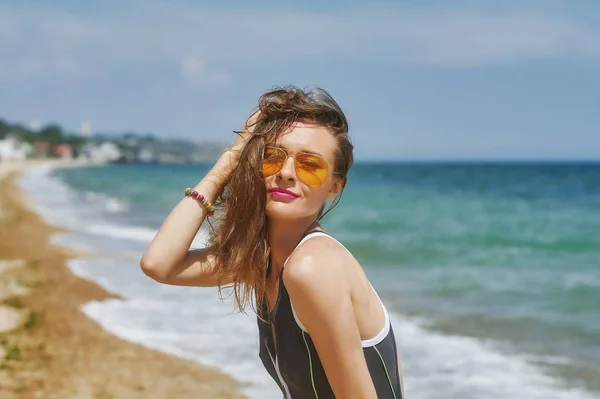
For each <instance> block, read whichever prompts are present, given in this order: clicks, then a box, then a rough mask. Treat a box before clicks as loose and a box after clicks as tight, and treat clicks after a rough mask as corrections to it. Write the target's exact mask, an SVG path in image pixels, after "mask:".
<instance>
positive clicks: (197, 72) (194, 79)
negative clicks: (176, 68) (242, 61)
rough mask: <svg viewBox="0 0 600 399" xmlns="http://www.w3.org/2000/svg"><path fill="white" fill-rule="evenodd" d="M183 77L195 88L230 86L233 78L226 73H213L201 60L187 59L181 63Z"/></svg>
mask: <svg viewBox="0 0 600 399" xmlns="http://www.w3.org/2000/svg"><path fill="white" fill-rule="evenodd" d="M180 72H181V76H182V78H183V79H184V81H185V83H186V84H188V85H189V86H191V87H194V88H217V87H223V86H227V85H229V83H230V82H231V78H230V76H229V74H228V73H227V72H225V71H212V70H209V69H207V68H206V65H205V63H204V62H202V61H201V60H199V59H197V58H194V57H187V58H185V59H183V60H182V61H181V65H180Z"/></svg>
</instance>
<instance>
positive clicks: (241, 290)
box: [207, 86, 354, 312]
mask: <svg viewBox="0 0 600 399" xmlns="http://www.w3.org/2000/svg"><path fill="white" fill-rule="evenodd" d="M258 111H259V114H258V118H256V121H254V122H253V123H252V125H248V123H246V125H245V127H244V130H245V131H247V132H250V137H249V138H248V140H247V142H246V145H245V146H244V148H243V150H242V151H241V152H240V154H239V163H238V166H237V167H236V168H235V170H233V171H232V173H231V176H230V177H229V180H228V182H227V183H226V185H225V188H224V190H223V192H222V193H221V195H219V197H218V198H217V199H216V200H215V201H214V207H215V217H214V219H211V220H210V226H211V229H210V230H209V236H208V242H207V244H208V246H209V247H212V248H213V250H214V254H215V273H216V276H217V278H218V279H219V281H231V282H232V284H229V285H227V288H232V289H233V292H232V294H234V295H235V308H236V309H238V310H240V311H241V312H244V311H245V309H246V307H247V306H248V305H249V306H250V307H251V308H252V310H253V311H255V312H256V307H255V305H256V303H255V302H254V301H253V298H254V299H255V300H256V301H257V302H258V303H262V301H263V300H264V296H265V285H266V272H267V269H266V265H267V261H268V258H269V253H270V248H269V244H268V229H267V217H266V202H267V201H266V197H267V191H266V187H265V178H264V176H263V174H262V172H261V163H262V157H263V151H264V147H265V144H266V143H271V142H273V141H275V140H276V139H277V138H278V136H279V135H281V134H282V133H283V132H285V131H286V130H287V129H288V128H290V127H291V126H292V124H293V123H295V122H297V121H302V122H306V123H311V124H314V125H317V126H321V127H324V128H326V129H327V130H328V131H329V132H330V133H331V134H332V135H333V137H334V138H335V139H336V141H337V149H336V151H335V161H334V164H333V166H332V171H333V173H334V174H335V175H337V176H339V177H340V178H342V179H343V184H344V186H345V184H346V181H347V174H348V171H349V169H350V167H351V166H352V163H353V161H354V158H353V148H354V147H353V145H352V143H351V142H350V138H349V136H348V121H347V119H346V116H345V115H344V113H343V112H342V110H341V108H340V106H339V105H338V104H337V102H336V101H335V100H334V99H333V98H332V97H331V96H330V95H329V93H327V92H326V91H325V90H323V89H320V88H315V89H312V90H308V91H305V90H301V89H299V88H297V87H294V86H286V87H278V88H275V89H273V90H271V91H268V92H266V93H264V94H263V95H262V96H261V97H260V99H259V102H258ZM255 112H256V110H255ZM236 133H238V134H240V133H241V132H236ZM342 191H343V189H342ZM341 194H342V193H341V192H340V194H339V195H338V196H337V197H336V198H335V199H334V200H333V201H332V203H331V205H330V207H329V209H328V210H327V211H325V204H323V206H322V207H321V209H320V210H319V212H318V214H317V215H315V221H320V220H321V219H322V218H323V217H324V216H325V215H326V214H327V213H328V212H330V211H331V210H332V209H333V208H334V207H335V206H336V205H337V204H338V202H339V200H340V198H341ZM223 288H225V287H224V286H223V285H222V284H219V292H220V293H221V292H222V289H223ZM253 294H254V295H253Z"/></svg>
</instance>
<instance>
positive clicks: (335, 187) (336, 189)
mask: <svg viewBox="0 0 600 399" xmlns="http://www.w3.org/2000/svg"><path fill="white" fill-rule="evenodd" d="M345 185H346V178H345V177H339V176H334V177H333V182H332V184H331V187H330V188H329V192H328V193H327V201H331V200H333V199H335V197H337V196H338V195H339V194H340V193H341V192H342V190H343V189H344V186H345Z"/></svg>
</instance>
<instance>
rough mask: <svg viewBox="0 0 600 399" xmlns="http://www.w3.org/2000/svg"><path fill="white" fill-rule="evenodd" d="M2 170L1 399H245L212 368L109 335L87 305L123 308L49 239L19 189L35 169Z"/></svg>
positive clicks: (2, 166) (15, 165) (7, 165)
mask: <svg viewBox="0 0 600 399" xmlns="http://www.w3.org/2000/svg"><path fill="white" fill-rule="evenodd" d="M42 164H50V165H56V166H71V165H72V166H77V165H79V164H78V163H77V162H73V161H71V162H68V161H67V162H65V161H37V160H36V161H25V162H4V163H0V305H1V306H0V320H2V321H4V323H0V396H1V397H2V398H6V399H11V398H37V397H44V398H51V399H52V398H57V399H58V398H66V397H77V398H140V399H141V398H157V399H158V398H171V397H173V398H188V397H189V398H201V397H207V398H243V397H244V396H243V395H242V394H241V389H242V387H243V386H242V384H241V383H239V382H237V381H236V380H234V379H233V377H231V376H229V375H228V374H225V373H224V372H222V371H221V370H219V369H218V368H216V367H212V366H204V365H201V364H200V363H198V362H195V361H192V360H187V359H182V358H179V357H176V356H174V355H171V354H167V353H164V352H160V351H157V350H154V349H149V348H147V347H144V346H142V345H140V344H136V343H132V342H128V341H125V340H123V339H121V338H118V337H116V336H114V335H111V334H109V333H108V332H107V331H106V330H105V329H104V328H102V327H101V326H100V325H99V324H97V323H96V322H94V321H93V320H91V319H89V318H88V317H87V316H86V315H85V314H84V313H83V311H82V310H81V309H80V307H81V305H83V304H85V303H87V302H89V301H93V300H97V301H102V300H106V299H111V298H118V296H117V295H115V294H112V293H110V292H108V291H106V290H105V289H103V288H101V287H100V286H99V285H97V284H95V283H93V282H91V281H88V280H85V279H82V278H79V277H77V276H75V275H74V274H73V273H72V272H71V271H70V269H69V268H68V266H67V262H68V260H69V259H72V258H76V257H78V254H77V253H75V252H73V251H72V250H70V249H69V248H66V247H63V246H60V245H58V244H54V243H52V242H51V239H52V237H53V236H54V235H56V234H58V233H64V232H65V231H64V230H62V229H59V228H56V227H52V226H49V225H47V224H46V223H45V222H44V221H43V220H42V218H41V216H40V215H38V214H37V213H36V212H35V211H34V210H33V209H32V207H31V204H32V201H31V200H34V201H35V200H36V199H35V198H32V199H30V198H27V197H26V196H24V194H23V193H22V192H21V190H20V189H19V186H18V179H19V177H20V175H21V174H22V173H23V172H25V171H26V170H27V169H28V168H30V167H32V166H36V165H42Z"/></svg>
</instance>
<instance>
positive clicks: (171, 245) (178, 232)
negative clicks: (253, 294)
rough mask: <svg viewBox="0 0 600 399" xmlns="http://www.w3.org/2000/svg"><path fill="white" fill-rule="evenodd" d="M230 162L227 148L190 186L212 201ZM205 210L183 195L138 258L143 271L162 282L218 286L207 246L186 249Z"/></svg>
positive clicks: (201, 221) (231, 162)
mask: <svg viewBox="0 0 600 399" xmlns="http://www.w3.org/2000/svg"><path fill="white" fill-rule="evenodd" d="M234 165H235V159H234V158H233V155H232V154H231V153H230V152H229V151H228V152H226V153H224V154H223V155H222V156H221V158H219V160H218V161H217V163H216V164H215V166H214V167H213V168H212V170H211V171H210V172H209V173H208V174H207V175H206V177H204V179H202V181H200V183H198V185H196V187H195V188H194V189H195V190H196V191H198V192H199V193H201V194H202V195H204V196H205V197H206V199H207V200H208V201H210V202H213V201H214V200H215V198H217V196H218V195H219V194H220V192H221V190H222V189H223V184H224V182H225V181H226V179H227V177H228V176H229V173H230V172H231V170H232V169H233V167H234ZM182 193H183V188H182ZM207 213H208V212H207V210H206V208H204V206H202V205H201V204H200V203H199V202H198V201H196V200H195V199H193V198H190V197H186V198H183V199H182V200H181V201H180V202H179V204H177V206H175V208H174V209H173V210H172V211H171V213H170V214H169V216H168V217H167V218H166V219H165V221H164V222H163V224H162V226H161V227H160V229H159V230H158V232H157V233H156V236H155V237H154V239H153V240H152V242H151V243H150V245H149V246H148V248H146V251H145V252H144V255H143V256H142V259H141V261H140V265H141V267H142V270H143V272H144V273H145V274H146V275H148V276H149V277H150V278H152V279H154V280H156V281H158V282H160V283H163V284H172V285H192V286H204V287H210V286H216V285H218V282H217V281H216V279H215V278H214V275H213V273H212V270H213V265H214V254H213V253H212V250H211V248H202V249H198V250H190V246H191V245H192V241H193V240H194V237H196V234H198V230H199V229H200V226H201V225H202V223H203V222H204V220H205V218H206V216H207ZM224 283H227V282H224Z"/></svg>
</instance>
